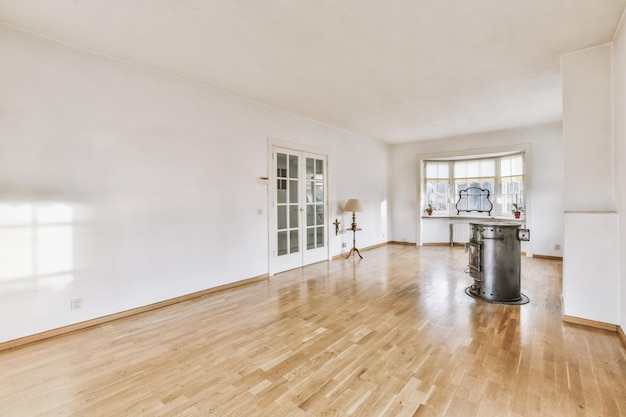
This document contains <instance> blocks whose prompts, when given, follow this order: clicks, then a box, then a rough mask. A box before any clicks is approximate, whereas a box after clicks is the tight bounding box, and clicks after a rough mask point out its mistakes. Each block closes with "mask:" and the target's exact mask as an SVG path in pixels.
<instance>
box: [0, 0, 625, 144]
mask: <svg viewBox="0 0 626 417" xmlns="http://www.w3.org/2000/svg"><path fill="white" fill-rule="evenodd" d="M625 6H626V0H524V1H520V0H439V1H433V0H431V1H427V0H386V1H383V0H175V1H174V0H47V1H41V0H0V21H3V22H5V23H8V24H10V25H13V26H17V27H21V28H25V29H28V30H31V31H34V32H38V33H40V34H43V35H46V36H49V37H51V38H55V39H58V40H62V41H65V42H69V43H71V44H75V45H78V46H81V47H84V48H87V49H90V50H92V51H96V52H99V53H102V54H106V55H110V56H113V57H117V58H120V59H123V60H127V61H131V62H134V63H137V64H141V65H144V66H147V67H150V68H154V69H157V70H159V71H163V72H166V73H169V74H172V75H175V76H178V77H182V78H185V79H188V80H192V81H195V82H198V83H202V84H205V85H208V86H212V87H216V88H218V89H221V90H225V91H228V92H231V93H233V94H236V95H239V96H243V97H247V98H249V99H252V100H255V101H259V102H262V103H265V104H267V105H270V106H273V107H277V108H280V109H284V110H286V111H289V112H292V113H295V114H299V115H302V116H305V117H308V118H311V119H314V120H319V121H321V122H324V123H327V124H330V125H334V126H337V127H340V128H343V129H345V130H348V131H352V132H356V133H360V134H363V135H366V136H369V137H372V138H376V139H380V140H383V141H386V142H389V143H401V142H407V141H414V140H422V139H430V138H441V137H447V136H451V135H459V134H468V133H475V132H480V131H488V130H498V129H506V128H513V127H520V126H527V125H534V124H539V123H545V122H554V121H559V120H560V119H561V78H560V72H559V64H560V56H561V55H562V54H564V53H567V52H570V51H574V50H577V49H581V48H586V47H589V46H593V45H597V44H601V43H604V42H608V41H611V40H612V37H613V34H614V32H615V29H616V28H617V25H618V23H619V21H620V18H621V15H622V13H623V10H624V7H625Z"/></svg>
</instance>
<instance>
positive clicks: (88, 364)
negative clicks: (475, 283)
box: [0, 245, 626, 417]
mask: <svg viewBox="0 0 626 417" xmlns="http://www.w3.org/2000/svg"><path fill="white" fill-rule="evenodd" d="M363 256H364V259H363V260H362V261H360V262H357V261H356V260H353V259H351V260H345V259H341V260H336V261H332V262H323V263H319V264H316V265H312V266H310V267H307V268H304V269H299V270H294V271H290V272H286V273H282V274H278V275H276V276H274V277H273V278H271V279H270V280H269V281H265V282H259V283H255V284H251V285H247V286H244V287H240V288H236V289H231V290H227V291H223V292H220V293H216V294H212V295H209V296H205V297H202V298H198V299H195V300H191V301H186V302H184V303H180V304H177V305H174V306H170V307H166V308H162V309H159V310H155V311H152V312H148V313H144V314H141V315H137V316H134V317H130V318H126V319H122V320H118V321H115V322H111V323H108V324H104V325H99V326H96V327H93V328H90V329H87V330H82V331H79V332H75V333H72V334H68V335H64V336H60V337H56V338H54V339H50V340H47V341H43V342H39V343H34V344H31V345H27V346H24V347H21V348H17V349H13V350H9V351H5V352H2V353H0V416H19V417H26V416H38V415H41V416H125V415H128V416H176V415H181V416H246V417H252V416H255V417H256V416H272V417H283V416H368V417H369V416H394V417H397V416H419V417H424V416H462V417H471V416H480V417H485V416H524V417H532V416H546V417H548V416H549V417H555V416H611V417H615V416H626V351H625V349H624V348H623V346H622V345H621V343H620V340H619V338H618V336H617V335H616V334H615V333H611V332H608V331H604V330H598V329H593V328H588V327H583V326H579V325H572V324H566V323H563V322H562V320H561V302H560V293H561V287H560V286H561V266H562V265H561V262H560V261H556V260H545V259H530V258H522V292H523V293H525V294H526V295H528V296H529V297H530V300H531V302H530V304H527V305H524V306H504V305H498V304H489V303H485V302H483V301H480V300H475V299H473V298H470V297H468V296H467V295H465V294H464V292H463V290H464V288H465V287H467V286H469V284H470V279H469V278H468V276H467V275H466V274H465V273H464V272H463V270H464V266H465V265H466V263H467V259H466V255H465V254H464V252H463V250H462V249H459V248H448V247H425V248H416V247H411V246H401V245H388V246H385V247H382V248H378V249H375V250H371V251H367V252H364V253H363Z"/></svg>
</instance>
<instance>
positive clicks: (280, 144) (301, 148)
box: [267, 137, 332, 276]
mask: <svg viewBox="0 0 626 417" xmlns="http://www.w3.org/2000/svg"><path fill="white" fill-rule="evenodd" d="M275 147H277V148H284V149H288V150H291V151H293V152H300V153H312V154H317V155H320V156H324V157H325V158H326V206H325V210H324V227H325V228H326V236H327V239H326V241H327V243H326V257H325V259H326V260H331V259H332V256H331V253H332V251H331V248H330V243H331V241H332V239H331V234H330V232H331V230H330V227H329V224H328V221H329V219H330V213H329V210H330V202H329V195H330V184H331V176H330V165H331V157H330V152H328V151H327V150H326V149H322V148H317V147H314V146H308V145H303V144H299V143H293V142H288V141H284V140H280V139H276V138H272V137H268V138H267V172H268V176H267V178H268V187H267V213H268V216H267V261H268V274H269V276H272V275H275V274H276V273H278V271H276V268H275V265H274V264H273V262H272V258H273V254H272V250H273V246H272V239H273V236H272V233H275V232H276V230H275V227H273V226H272V225H273V224H275V221H274V222H272V219H271V216H272V213H273V210H272V202H273V199H274V196H273V195H272V190H273V189H274V187H272V185H271V181H276V173H275V172H273V169H274V167H273V160H272V155H273V153H274V148H275ZM302 266H304V265H302Z"/></svg>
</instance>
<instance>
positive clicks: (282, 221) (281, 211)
mask: <svg viewBox="0 0 626 417" xmlns="http://www.w3.org/2000/svg"><path fill="white" fill-rule="evenodd" d="M276 209H277V211H278V228H279V229H286V228H287V206H278V207H276Z"/></svg>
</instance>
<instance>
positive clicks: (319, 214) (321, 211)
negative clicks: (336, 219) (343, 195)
mask: <svg viewBox="0 0 626 417" xmlns="http://www.w3.org/2000/svg"><path fill="white" fill-rule="evenodd" d="M316 207H317V216H315V220H316V222H317V225H320V224H324V205H323V204H318V205H317V206H316Z"/></svg>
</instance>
